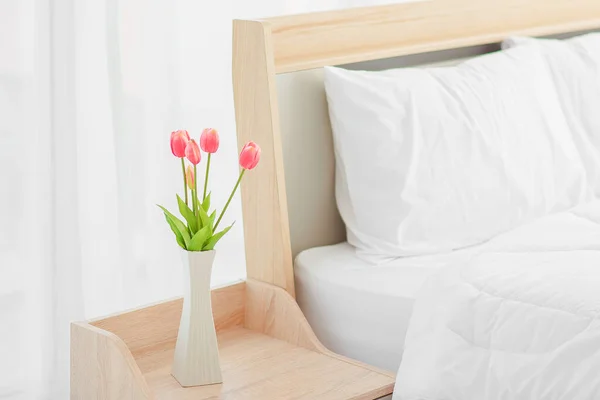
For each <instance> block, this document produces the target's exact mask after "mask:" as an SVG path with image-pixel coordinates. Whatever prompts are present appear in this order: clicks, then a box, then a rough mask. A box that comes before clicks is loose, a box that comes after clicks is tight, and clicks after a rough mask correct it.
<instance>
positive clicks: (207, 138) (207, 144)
mask: <svg viewBox="0 0 600 400" xmlns="http://www.w3.org/2000/svg"><path fill="white" fill-rule="evenodd" d="M200 148H201V149H202V150H203V151H205V152H207V153H216V152H217V150H218V149H219V133H218V132H217V130H216V129H213V128H206V129H205V130H203V131H202V135H200Z"/></svg>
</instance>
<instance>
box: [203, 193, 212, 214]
mask: <svg viewBox="0 0 600 400" xmlns="http://www.w3.org/2000/svg"><path fill="white" fill-rule="evenodd" d="M202 208H204V211H206V212H208V209H209V208H210V193H208V194H207V195H206V198H205V199H204V202H203V203H202Z"/></svg>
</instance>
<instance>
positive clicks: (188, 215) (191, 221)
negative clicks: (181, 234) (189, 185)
mask: <svg viewBox="0 0 600 400" xmlns="http://www.w3.org/2000/svg"><path fill="white" fill-rule="evenodd" d="M177 204H178V205H179V212H180V213H181V215H182V216H183V218H185V220H186V221H187V223H188V226H189V228H190V229H189V230H190V234H191V235H194V233H196V232H198V221H196V216H195V215H194V212H193V211H192V209H191V208H189V207H188V205H187V204H185V202H184V201H183V200H181V197H179V195H177Z"/></svg>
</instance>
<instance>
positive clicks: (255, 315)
mask: <svg viewBox="0 0 600 400" xmlns="http://www.w3.org/2000/svg"><path fill="white" fill-rule="evenodd" d="M245 327H246V328H248V329H251V330H253V331H256V332H260V333H264V334H266V335H268V336H270V337H273V338H276V339H279V340H284V341H286V342H288V343H290V344H293V345H295V346H299V347H303V348H305V349H309V350H313V351H316V352H319V353H321V354H324V355H327V356H329V357H333V358H335V359H337V360H339V361H343V362H345V363H349V364H352V365H355V366H358V367H361V368H367V369H370V370H372V371H377V372H378V373H380V374H383V375H387V376H389V377H392V378H394V377H395V376H396V374H395V373H393V372H391V371H384V370H381V369H378V368H375V367H373V366H370V365H366V364H364V363H361V362H360V361H356V360H353V359H350V358H347V357H344V356H341V355H339V354H336V353H333V352H332V351H330V350H329V349H327V348H326V347H325V346H323V344H322V343H321V342H320V341H319V339H318V338H317V336H316V335H315V333H314V332H313V330H312V328H311V327H310V324H309V323H308V321H307V320H306V317H305V316H304V314H303V313H302V310H300V307H298V303H296V301H295V300H294V299H293V298H292V297H291V296H290V295H289V294H288V293H286V292H285V291H284V290H282V289H280V288H278V287H274V286H273V285H269V284H265V283H263V282H259V281H254V280H248V281H247V282H246V321H245Z"/></svg>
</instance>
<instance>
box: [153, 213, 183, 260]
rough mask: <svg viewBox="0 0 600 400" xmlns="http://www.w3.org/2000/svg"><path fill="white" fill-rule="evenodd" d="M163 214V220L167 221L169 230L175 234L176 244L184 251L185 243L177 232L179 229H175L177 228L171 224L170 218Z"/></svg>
mask: <svg viewBox="0 0 600 400" xmlns="http://www.w3.org/2000/svg"><path fill="white" fill-rule="evenodd" d="M159 207H160V206H159ZM161 208H162V207H161ZM164 214H165V219H166V220H167V223H168V224H169V227H170V228H171V231H173V233H174V234H175V239H176V240H177V244H178V245H179V246H181V247H182V248H183V249H185V242H184V240H183V236H182V235H181V232H179V229H177V227H176V226H175V224H174V223H173V221H172V220H171V218H169V215H168V214H167V213H166V212H165V213H164Z"/></svg>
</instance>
